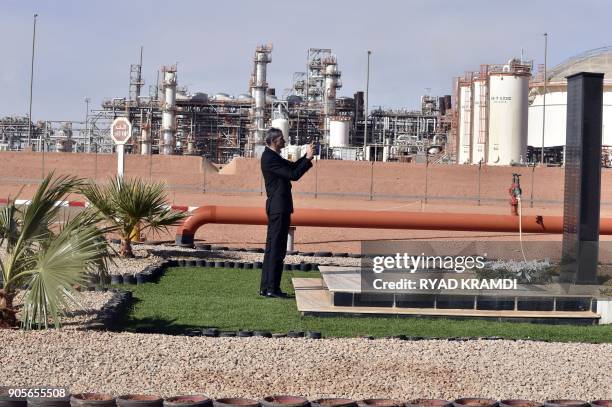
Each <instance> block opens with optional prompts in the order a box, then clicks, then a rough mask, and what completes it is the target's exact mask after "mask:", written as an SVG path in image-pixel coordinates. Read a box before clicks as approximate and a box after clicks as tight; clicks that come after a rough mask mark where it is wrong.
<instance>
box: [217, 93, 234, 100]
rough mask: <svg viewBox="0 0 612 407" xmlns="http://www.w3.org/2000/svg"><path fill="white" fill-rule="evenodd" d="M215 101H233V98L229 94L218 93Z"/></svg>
mask: <svg viewBox="0 0 612 407" xmlns="http://www.w3.org/2000/svg"><path fill="white" fill-rule="evenodd" d="M214 99H215V100H216V101H227V100H232V97H231V96H230V95H228V94H227V93H217V94H215V97H214Z"/></svg>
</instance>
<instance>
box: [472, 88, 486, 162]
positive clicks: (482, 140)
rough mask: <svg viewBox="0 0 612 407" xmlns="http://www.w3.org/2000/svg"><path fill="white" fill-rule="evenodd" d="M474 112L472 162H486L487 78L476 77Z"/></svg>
mask: <svg viewBox="0 0 612 407" xmlns="http://www.w3.org/2000/svg"><path fill="white" fill-rule="evenodd" d="M473 89H474V112H473V115H472V118H473V120H472V121H473V125H472V130H473V131H472V160H471V161H472V164H478V163H479V162H480V161H481V160H482V161H483V163H484V158H485V148H486V140H487V130H488V126H487V116H488V109H487V100H488V97H489V95H488V94H487V78H486V77H484V78H477V79H474V88H473Z"/></svg>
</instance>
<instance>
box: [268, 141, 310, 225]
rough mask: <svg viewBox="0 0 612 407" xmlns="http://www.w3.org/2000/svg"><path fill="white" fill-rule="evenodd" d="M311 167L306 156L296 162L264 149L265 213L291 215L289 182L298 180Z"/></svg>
mask: <svg viewBox="0 0 612 407" xmlns="http://www.w3.org/2000/svg"><path fill="white" fill-rule="evenodd" d="M310 167H312V163H311V162H310V160H309V159H307V158H306V156H304V157H302V158H300V159H299V160H297V161H296V162H291V161H289V160H285V159H284V158H283V157H281V156H280V155H279V154H277V153H276V152H275V151H273V150H271V149H270V148H268V147H266V149H265V150H264V152H263V154H262V156H261V172H262V173H263V176H264V180H265V182H266V195H267V196H268V199H267V201H266V213H267V214H268V215H270V214H273V213H293V197H292V195H291V181H297V180H299V179H300V178H301V177H302V175H304V174H305V173H306V171H308V169H309V168H310Z"/></svg>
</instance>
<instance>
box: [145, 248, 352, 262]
mask: <svg viewBox="0 0 612 407" xmlns="http://www.w3.org/2000/svg"><path fill="white" fill-rule="evenodd" d="M134 247H138V249H139V250H141V251H142V250H148V251H149V252H150V253H151V255H153V256H160V257H172V258H176V259H193V258H205V259H207V260H227V259H239V260H242V261H263V256H264V254H263V253H252V252H244V251H234V250H223V251H217V250H202V249H190V248H186V247H179V246H171V245H145V244H141V245H138V246H134ZM360 261H361V259H354V258H350V257H317V256H300V255H287V256H286V257H285V263H289V264H299V263H300V262H306V263H319V264H336V265H339V266H340V265H342V266H358V265H359V264H360Z"/></svg>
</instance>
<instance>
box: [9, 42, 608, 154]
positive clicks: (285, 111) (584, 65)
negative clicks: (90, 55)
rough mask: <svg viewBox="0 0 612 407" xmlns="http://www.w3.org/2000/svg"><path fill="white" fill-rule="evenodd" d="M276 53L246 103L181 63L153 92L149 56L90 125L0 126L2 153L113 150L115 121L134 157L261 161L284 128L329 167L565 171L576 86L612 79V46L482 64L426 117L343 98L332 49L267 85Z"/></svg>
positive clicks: (261, 56) (257, 63)
mask: <svg viewBox="0 0 612 407" xmlns="http://www.w3.org/2000/svg"><path fill="white" fill-rule="evenodd" d="M272 51H273V48H272V46H271V45H261V46H258V47H257V48H256V49H255V52H254V55H253V59H252V72H251V75H250V78H245V83H246V82H247V80H248V86H245V93H244V94H241V95H235V96H230V95H229V94H226V93H216V94H209V93H205V92H202V91H190V90H188V89H187V88H186V87H184V86H181V82H180V71H179V69H178V68H177V66H176V65H168V66H163V67H161V68H160V69H159V70H158V71H157V78H158V79H157V83H155V84H153V85H151V86H149V87H148V94H147V95H144V94H143V93H144V92H143V91H144V89H145V87H144V85H145V83H144V80H143V79H142V77H143V76H142V69H143V66H142V52H141V58H140V62H139V63H138V64H133V65H131V66H130V74H129V93H128V95H127V97H125V96H123V97H114V98H111V99H109V100H105V101H103V102H102V105H101V106H99V107H95V108H92V109H91V110H90V109H89V106H88V108H87V117H86V119H85V121H84V122H69V121H53V120H46V121H38V122H36V123H33V122H31V121H30V120H29V119H28V117H4V118H0V150H10V151H20V150H23V151H57V152H73V153H112V152H113V149H114V145H113V142H112V140H111V137H110V127H111V123H112V121H113V120H114V119H115V118H117V117H126V118H127V119H128V120H129V121H130V123H131V124H132V137H131V140H130V142H129V144H127V145H126V151H127V152H128V153H131V154H142V155H149V154H163V155H198V156H203V157H206V158H208V159H209V160H211V161H213V162H215V163H220V164H223V163H227V162H229V161H231V160H232V159H233V158H234V157H257V156H258V155H259V154H260V153H261V150H262V149H263V144H264V139H265V131H266V130H267V129H268V128H269V127H278V128H280V129H281V130H282V131H283V134H284V135H285V138H286V144H287V147H286V148H285V150H284V154H285V156H286V157H288V158H289V159H292V158H295V157H297V156H299V154H300V146H303V145H304V144H307V143H309V142H311V141H315V142H316V143H317V144H318V145H320V149H319V150H318V151H319V156H320V158H321V159H337V160H368V161H399V162H428V163H435V164H481V165H482V164H484V165H527V164H529V163H533V162H540V161H541V162H542V163H544V162H545V163H548V164H562V162H563V157H564V146H565V107H566V98H567V91H566V88H567V81H566V79H565V77H566V76H568V75H570V74H572V73H575V72H579V71H584V70H593V69H594V70H596V71H598V72H605V73H608V72H610V71H611V67H612V48H601V49H597V50H593V51H589V52H587V53H585V54H583V55H579V56H577V57H574V58H570V59H569V60H568V61H566V62H564V63H563V64H561V65H559V66H557V67H555V68H553V69H551V70H549V71H548V73H547V74H545V73H544V72H545V69H543V68H542V67H538V70H537V73H535V70H534V67H533V62H532V61H527V60H524V59H523V58H512V59H510V60H508V61H507V62H505V63H502V64H482V65H480V69H479V70H477V71H470V72H466V73H465V74H463V75H462V76H461V77H458V78H455V80H454V86H453V90H452V92H450V93H452V95H441V96H432V95H423V96H422V97H421V100H420V108H419V109H416V110H415V109H405V108H382V107H378V108H377V107H368V103H367V99H368V95H367V88H366V91H365V92H364V91H362V90H350V91H348V92H345V94H346V93H348V96H340V90H341V89H342V90H344V91H346V89H344V88H343V87H342V72H341V70H340V66H341V63H340V61H339V58H338V57H337V56H336V55H334V54H333V53H332V50H331V49H322V48H311V49H309V50H308V52H307V60H306V65H305V66H306V69H305V71H304V72H295V73H294V74H293V76H292V85H291V87H290V88H289V89H285V90H283V91H282V92H278V91H277V89H276V88H275V87H273V86H272V85H271V84H270V83H269V82H268V77H267V67H268V64H270V63H272V61H273V58H272ZM296 65H298V66H304V65H303V64H302V63H298V64H296ZM475 66H478V65H475ZM351 69H353V68H351ZM126 77H127V75H126ZM604 86H605V89H604V91H605V93H604V133H603V144H604V155H605V156H606V157H607V158H609V149H608V146H610V145H612V129H611V128H612V126H610V125H608V126H607V129H606V124H607V123H608V122H609V121H610V120H612V112H610V111H608V110H607V108H608V104H607V103H606V101H607V99H608V98H609V96H610V87H611V86H612V84H611V82H608V81H604ZM543 119H545V120H543ZM604 161H606V160H605V159H604ZM609 161H610V160H609V159H608V160H607V162H609Z"/></svg>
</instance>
